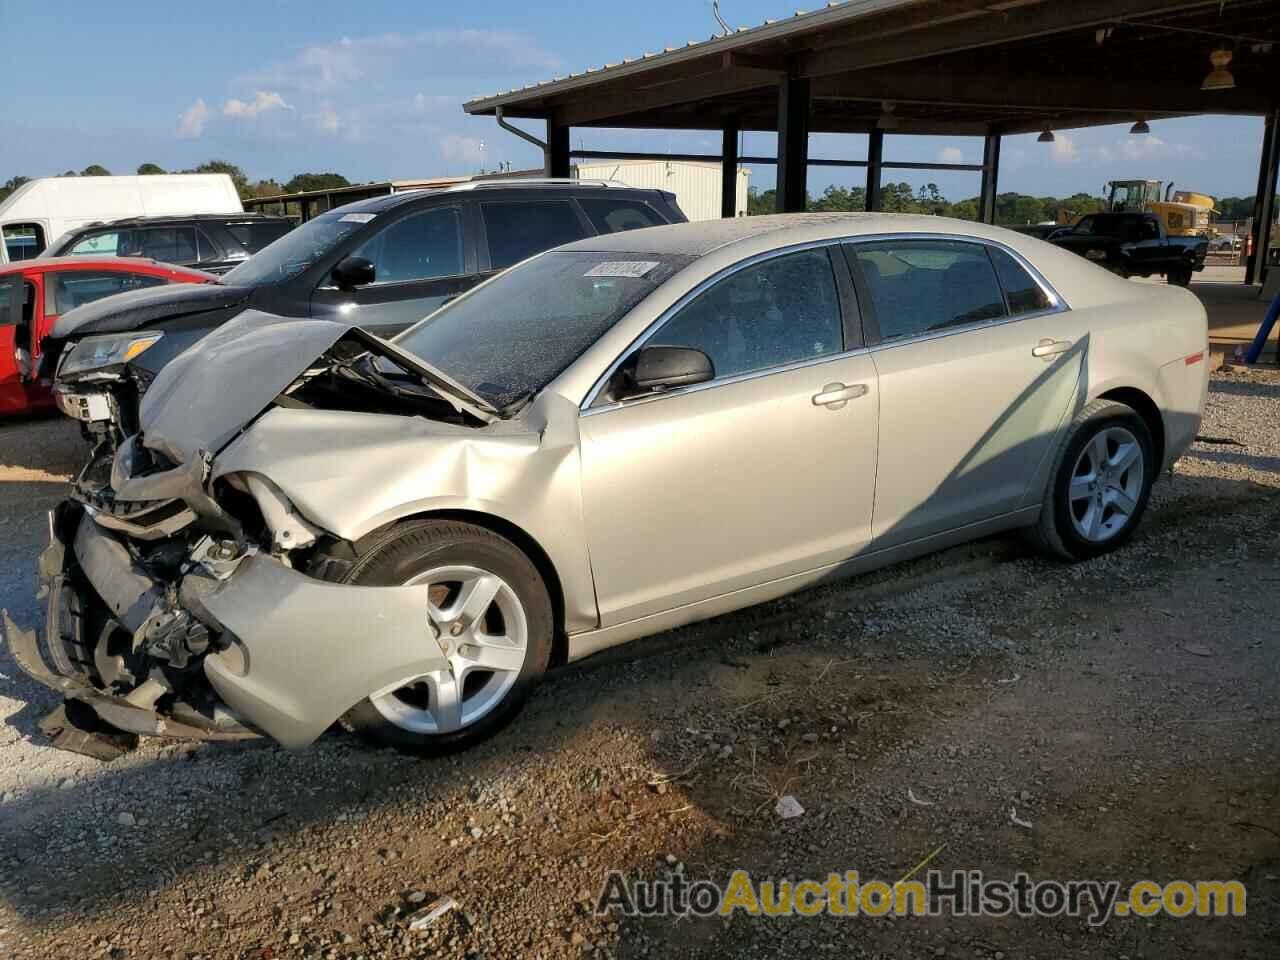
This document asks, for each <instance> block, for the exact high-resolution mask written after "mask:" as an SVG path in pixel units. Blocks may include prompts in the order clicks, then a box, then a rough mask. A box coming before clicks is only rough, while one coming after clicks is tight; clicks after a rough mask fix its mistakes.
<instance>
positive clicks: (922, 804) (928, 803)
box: [907, 787, 933, 807]
mask: <svg viewBox="0 0 1280 960" xmlns="http://www.w3.org/2000/svg"><path fill="white" fill-rule="evenodd" d="M907 799H908V800H910V801H911V802H912V803H914V804H915V805H916V806H917V807H932V806H933V801H932V800H921V799H920V798H919V797H917V796H916V795H915V792H914V791H913V790H912V789H911V788H910V787H907Z"/></svg>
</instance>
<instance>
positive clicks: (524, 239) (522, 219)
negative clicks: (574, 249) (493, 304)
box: [480, 200, 587, 270]
mask: <svg viewBox="0 0 1280 960" xmlns="http://www.w3.org/2000/svg"><path fill="white" fill-rule="evenodd" d="M480 210H481V212H482V214H483V216H484V230H485V233H486V234H487V235H488V237H489V261H490V264H491V265H492V266H493V269H495V270H503V269H506V268H507V267H509V266H511V265H512V264H513V263H519V262H520V261H521V260H524V259H527V258H528V257H532V256H533V255H534V254H535V253H541V252H542V251H543V250H550V249H551V248H552V247H558V246H560V244H562V243H571V242H572V241H574V240H581V239H582V238H583V237H585V236H586V235H587V231H586V230H585V229H584V228H583V226H582V221H581V220H579V219H578V214H577V212H576V211H575V210H574V209H573V205H572V204H571V203H569V201H568V200H525V201H513V202H510V203H503V202H497V203H482V204H481V205H480Z"/></svg>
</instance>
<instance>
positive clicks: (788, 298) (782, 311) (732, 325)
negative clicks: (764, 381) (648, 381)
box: [649, 248, 844, 378]
mask: <svg viewBox="0 0 1280 960" xmlns="http://www.w3.org/2000/svg"><path fill="white" fill-rule="evenodd" d="M649 343H650V345H651V346H665V347H693V348H694V349H697V350H701V351H702V352H703V353H705V354H706V355H707V356H708V357H710V358H711V363H712V366H713V367H714V369H715V375H716V377H717V378H722V377H733V376H737V375H738V374H743V373H753V372H755V371H757V370H767V369H769V368H770V367H778V366H782V365H784V364H788V363H796V362H799V361H801V360H812V359H815V358H817V357H823V356H828V355H830V354H834V353H840V352H841V351H842V350H843V349H844V330H843V327H842V325H841V320H840V299H839V294H838V293H837V292H836V282H835V276H834V275H833V274H832V272H831V260H830V258H829V256H828V254H827V251H826V249H825V248H824V249H818V250H804V251H802V252H800V253H791V254H786V255H784V256H780V257H774V258H773V259H771V260H765V261H763V262H762V263H757V264H754V265H753V266H750V267H745V268H743V269H742V270H738V271H737V272H735V273H731V274H730V275H729V276H727V277H725V278H724V279H723V280H721V281H720V282H719V283H717V284H716V285H715V286H713V287H711V289H709V290H707V291H706V292H705V293H700V294H699V295H698V296H697V298H696V299H694V300H693V301H691V302H690V303H689V304H687V305H686V306H684V307H683V308H682V309H681V310H680V312H679V313H677V314H676V315H675V316H674V317H672V318H671V319H670V320H669V321H668V322H667V324H666V325H665V326H664V327H663V328H662V329H661V330H659V331H658V332H657V333H655V334H654V335H653V338H652V339H651V340H650V341H649Z"/></svg>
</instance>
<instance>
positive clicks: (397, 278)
mask: <svg viewBox="0 0 1280 960" xmlns="http://www.w3.org/2000/svg"><path fill="white" fill-rule="evenodd" d="M354 255H355V256H357V257H365V258H366V259H368V260H370V261H372V262H373V267H374V282H375V283H405V282H407V281H410V280H434V279H436V278H438V277H455V276H457V275H459V274H460V273H462V226H461V223H460V221H459V218H458V211H457V209H456V208H455V207H445V208H442V209H436V210H424V211H423V212H422V213H414V214H410V215H409V216H407V217H404V218H402V219H400V220H397V221H396V222H395V223H393V224H391V225H390V226H389V227H387V228H386V229H384V230H381V231H379V232H378V233H376V234H374V235H373V236H372V237H370V238H369V239H368V240H367V241H366V242H365V243H364V245H363V246H361V247H360V249H359V250H356V251H355V254H354Z"/></svg>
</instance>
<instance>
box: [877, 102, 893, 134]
mask: <svg viewBox="0 0 1280 960" xmlns="http://www.w3.org/2000/svg"><path fill="white" fill-rule="evenodd" d="M897 107H898V105H897V104H896V103H894V102H893V101H892V100H885V101H884V102H883V103H881V104H880V110H881V111H882V112H881V114H880V119H879V120H877V121H876V127H877V128H878V129H880V130H897V129H898V118H897V117H895V116H894V115H893V111H894V110H896V109H897Z"/></svg>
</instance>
